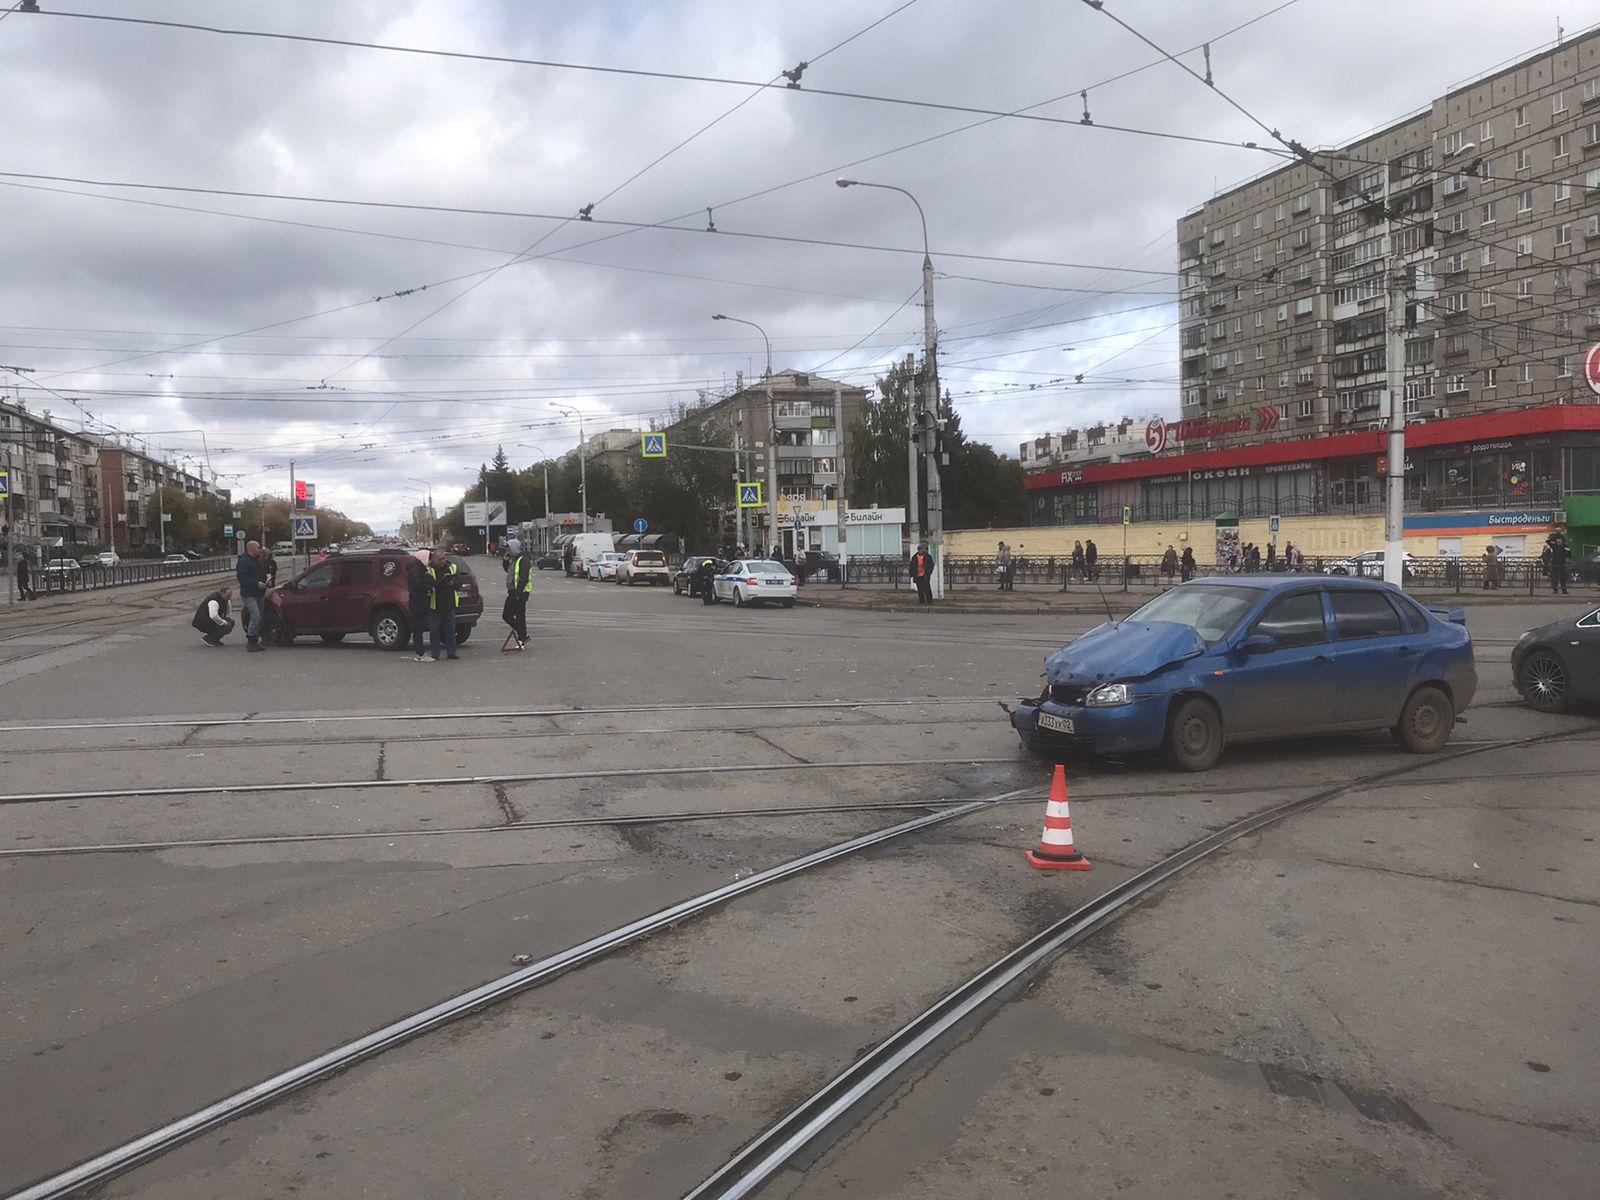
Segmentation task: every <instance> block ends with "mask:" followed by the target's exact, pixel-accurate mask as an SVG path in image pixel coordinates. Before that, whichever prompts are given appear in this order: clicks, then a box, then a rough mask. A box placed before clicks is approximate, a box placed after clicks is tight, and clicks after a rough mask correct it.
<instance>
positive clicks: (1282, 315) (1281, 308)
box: [1278, 304, 1289, 325]
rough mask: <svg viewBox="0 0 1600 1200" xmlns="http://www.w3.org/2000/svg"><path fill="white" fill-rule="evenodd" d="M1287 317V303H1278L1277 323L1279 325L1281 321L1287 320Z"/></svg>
mask: <svg viewBox="0 0 1600 1200" xmlns="http://www.w3.org/2000/svg"><path fill="white" fill-rule="evenodd" d="M1288 319H1289V306H1288V305H1287V304H1280V305H1278V323H1279V324H1280V325H1281V324H1282V323H1283V322H1285V321H1287V320H1288Z"/></svg>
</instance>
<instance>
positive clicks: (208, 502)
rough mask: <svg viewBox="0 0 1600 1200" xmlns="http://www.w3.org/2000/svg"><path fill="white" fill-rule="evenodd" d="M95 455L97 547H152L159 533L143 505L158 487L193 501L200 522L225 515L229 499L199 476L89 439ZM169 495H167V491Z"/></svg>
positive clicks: (114, 443)
mask: <svg viewBox="0 0 1600 1200" xmlns="http://www.w3.org/2000/svg"><path fill="white" fill-rule="evenodd" d="M85 440H87V441H89V442H90V443H92V444H94V445H95V446H96V449H97V451H98V456H97V457H98V468H99V476H100V493H101V495H102V496H103V497H104V499H105V503H104V504H103V505H102V506H101V509H100V514H101V520H100V528H99V531H98V532H99V541H100V544H101V545H103V546H106V547H108V548H110V549H113V550H116V551H118V552H119V553H121V552H124V551H128V550H141V549H144V548H145V547H147V546H157V545H159V544H160V542H161V531H160V530H159V529H157V528H155V526H154V524H153V523H152V522H151V521H150V519H149V515H148V514H149V502H150V500H151V498H152V497H154V496H155V494H156V492H157V491H158V490H159V489H162V488H167V489H173V488H176V489H179V490H181V491H182V492H183V494H184V495H185V496H187V497H188V498H189V499H191V500H193V501H195V502H196V509H197V511H198V512H200V513H204V514H205V517H204V518H203V519H206V520H210V521H211V522H212V523H213V524H217V523H219V522H221V521H224V520H226V518H227V517H228V516H229V515H231V513H232V511H233V500H232V495H231V493H230V492H229V491H228V490H227V489H225V488H217V487H216V486H215V485H213V484H211V483H210V482H208V481H207V480H206V479H205V478H204V477H203V476H201V475H198V474H196V473H195V472H193V471H187V470H184V469H183V468H181V467H178V466H176V465H175V464H173V463H170V462H166V461H165V460H163V459H160V458H157V457H155V456H154V455H151V454H148V453H146V452H144V451H141V450H135V449H132V448H131V447H128V446H123V445H120V444H119V443H118V442H117V441H115V440H114V439H112V438H107V437H96V436H93V435H89V436H87V437H86V439H85ZM169 494H170V493H169Z"/></svg>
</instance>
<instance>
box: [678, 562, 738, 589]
mask: <svg viewBox="0 0 1600 1200" xmlns="http://www.w3.org/2000/svg"><path fill="white" fill-rule="evenodd" d="M708 558H709V559H710V560H711V562H712V564H713V565H714V566H715V567H716V569H717V571H721V570H722V568H723V567H725V566H727V565H728V561H729V560H728V559H725V558H718V557H717V556H716V555H715V554H690V555H686V556H685V557H684V560H683V565H682V566H680V567H679V568H678V569H677V570H676V571H674V572H673V573H672V594H673V595H674V596H698V595H699V594H700V564H701V563H703V562H705V560H706V559H708Z"/></svg>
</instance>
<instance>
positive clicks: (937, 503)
mask: <svg viewBox="0 0 1600 1200" xmlns="http://www.w3.org/2000/svg"><path fill="white" fill-rule="evenodd" d="M833 182H834V185H835V186H836V187H841V188H850V187H870V188H881V189H882V190H884V191H888V192H899V193H900V194H901V195H902V196H904V197H905V198H906V199H908V200H910V201H911V203H912V204H914V205H916V207H917V217H918V218H919V219H920V220H921V222H922V386H921V388H920V389H919V390H920V392H921V403H922V404H924V405H926V406H927V407H926V408H923V409H919V408H918V405H917V404H916V403H915V402H914V403H912V405H911V406H910V413H909V416H908V425H909V428H908V429H907V436H906V441H907V446H906V460H907V470H908V473H909V475H910V487H909V489H908V492H907V496H906V518H907V532H908V533H909V534H910V543H911V546H912V548H913V549H915V547H916V545H917V543H918V541H919V540H920V537H919V532H920V531H919V529H918V527H917V449H918V447H919V444H920V446H921V449H922V461H923V468H924V470H925V471H926V473H927V480H928V505H927V517H928V544H929V546H930V547H931V548H932V550H933V562H934V573H933V594H934V596H935V597H936V598H940V597H943V596H944V578H945V573H944V492H943V488H942V487H941V485H940V480H939V458H938V438H937V435H936V433H935V430H936V429H937V428H938V423H939V327H938V324H937V323H936V322H935V320H934V312H933V254H932V252H931V251H930V250H929V247H928V214H927V213H925V212H923V211H922V203H921V201H919V200H918V199H917V198H916V197H915V196H914V195H912V194H911V193H910V192H908V191H907V190H906V189H905V188H903V187H898V186H896V185H895V184H892V183H869V182H867V181H866V180H862V179H835V180H834V181H833Z"/></svg>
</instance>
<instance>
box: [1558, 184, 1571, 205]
mask: <svg viewBox="0 0 1600 1200" xmlns="http://www.w3.org/2000/svg"><path fill="white" fill-rule="evenodd" d="M1571 198H1572V185H1571V184H1570V183H1568V182H1566V181H1565V180H1563V181H1562V182H1560V183H1558V184H1556V203H1557V204H1561V203H1563V202H1564V201H1567V200H1570V199H1571Z"/></svg>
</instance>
